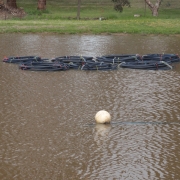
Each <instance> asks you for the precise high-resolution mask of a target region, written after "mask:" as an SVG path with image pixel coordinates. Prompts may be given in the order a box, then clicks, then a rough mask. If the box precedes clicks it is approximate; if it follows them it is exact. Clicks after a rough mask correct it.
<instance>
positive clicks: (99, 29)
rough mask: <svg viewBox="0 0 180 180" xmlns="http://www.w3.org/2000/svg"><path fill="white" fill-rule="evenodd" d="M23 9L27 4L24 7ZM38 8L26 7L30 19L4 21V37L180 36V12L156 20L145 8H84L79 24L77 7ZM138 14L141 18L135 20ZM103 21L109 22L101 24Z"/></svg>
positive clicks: (1, 29)
mask: <svg viewBox="0 0 180 180" xmlns="http://www.w3.org/2000/svg"><path fill="white" fill-rule="evenodd" d="M22 5H23V4H22ZM36 6H37V4H24V6H23V8H24V10H25V11H26V12H27V15H26V16H25V17H23V18H13V19H8V20H0V33H17V32H19V33H61V34H66V33H68V34H78V33H93V34H101V33H108V34H111V33H138V34H165V35H169V34H180V10H179V9H160V11H159V16H158V17H156V18H154V17H152V16H151V12H150V11H149V10H148V9H147V10H146V11H145V9H143V8H133V7H132V8H125V9H124V11H123V13H118V12H116V11H114V10H113V8H112V6H109V5H108V6H107V5H104V6H94V5H88V6H82V8H81V20H76V13H77V7H76V5H73V6H63V5H62V4H60V5H54V4H53V3H51V4H49V5H47V10H46V11H44V12H40V11H37V10H36ZM134 14H140V15H141V17H138V18H135V17H134ZM99 17H104V18H105V20H102V21H100V20H99Z"/></svg>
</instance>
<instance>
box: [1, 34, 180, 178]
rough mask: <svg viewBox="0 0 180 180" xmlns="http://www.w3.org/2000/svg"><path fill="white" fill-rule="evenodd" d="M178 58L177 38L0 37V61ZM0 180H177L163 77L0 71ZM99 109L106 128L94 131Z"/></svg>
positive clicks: (178, 77) (172, 97)
mask: <svg viewBox="0 0 180 180" xmlns="http://www.w3.org/2000/svg"><path fill="white" fill-rule="evenodd" d="M148 53H175V54H176V53H180V37H178V36H158V35H149V36H143V35H127V34H126V35H51V34H0V57H1V59H3V57H4V56H24V55H37V56H41V57H42V58H53V57H57V56H64V55H87V56H101V55H107V54H142V55H143V54H148ZM0 71H1V77H0V87H1V91H0V100H1V110H0V111H1V118H0V124H1V126H0V127H1V136H0V141H1V143H0V149H1V151H0V162H1V169H0V179H2V180H5V179H15V180H21V179H26V180H32V179H38V180H40V179H43V180H46V179H47V180H49V179H53V180H56V179H57V180H59V179H61V180H71V179H72V180H75V179H82V180H85V179H86V180H87V179H88V180H90V179H91V180H95V179H108V180H111V179H112V180H114V179H121V180H123V179H127V180H129V179H142V180H145V179H147V180H154V179H167V180H169V179H179V177H180V172H179V168H180V165H179V160H180V156H179V145H180V138H179V132H180V124H179V123H180V93H179V90H180V63H179V64H174V65H173V69H172V70H167V71H163V70H161V71H160V70H149V71H148V70H132V69H119V70H114V71H81V70H69V71H61V72H60V71H58V72H32V71H22V70H19V69H18V66H17V65H15V64H7V63H3V62H1V63H0ZM102 109H105V110H107V111H108V112H109V113H110V114H111V116H112V123H111V124H110V125H96V124H95V120H94V116H95V114H96V112H97V111H99V110H102Z"/></svg>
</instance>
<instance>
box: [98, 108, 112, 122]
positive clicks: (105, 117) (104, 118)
mask: <svg viewBox="0 0 180 180" xmlns="http://www.w3.org/2000/svg"><path fill="white" fill-rule="evenodd" d="M95 120H96V123H100V124H109V123H110V122H111V115H110V114H109V113H108V112H107V111H105V110H101V111H98V112H97V113H96V115H95Z"/></svg>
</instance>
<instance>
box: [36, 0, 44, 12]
mask: <svg viewBox="0 0 180 180" xmlns="http://www.w3.org/2000/svg"><path fill="white" fill-rule="evenodd" d="M37 9H38V10H45V9H46V0H38V7H37Z"/></svg>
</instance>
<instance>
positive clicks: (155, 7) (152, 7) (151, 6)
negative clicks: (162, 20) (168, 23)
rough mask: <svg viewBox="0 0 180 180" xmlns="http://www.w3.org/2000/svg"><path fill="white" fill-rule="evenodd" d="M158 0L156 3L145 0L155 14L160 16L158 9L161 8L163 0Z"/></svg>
mask: <svg viewBox="0 0 180 180" xmlns="http://www.w3.org/2000/svg"><path fill="white" fill-rule="evenodd" d="M156 1H157V2H156V3H155V5H154V4H152V3H151V2H150V0H145V2H146V4H147V5H148V7H149V9H150V10H151V12H152V15H153V16H158V10H159V7H160V5H161V2H162V0H156Z"/></svg>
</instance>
